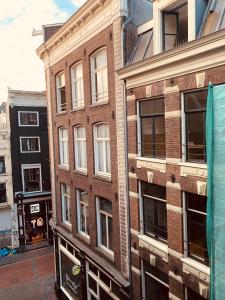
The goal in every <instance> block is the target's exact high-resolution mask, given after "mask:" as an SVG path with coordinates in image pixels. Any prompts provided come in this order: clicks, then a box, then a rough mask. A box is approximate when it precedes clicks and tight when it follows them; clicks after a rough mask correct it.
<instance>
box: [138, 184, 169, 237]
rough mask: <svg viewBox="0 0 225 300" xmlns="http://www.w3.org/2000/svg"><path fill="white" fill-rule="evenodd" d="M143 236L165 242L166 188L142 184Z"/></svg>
mask: <svg viewBox="0 0 225 300" xmlns="http://www.w3.org/2000/svg"><path fill="white" fill-rule="evenodd" d="M141 186H142V200H143V219H144V234H146V235H148V236H150V237H153V238H156V239H161V240H167V211H166V188H165V187H163V186H159V185H155V184H149V183H144V182H143V183H142V185H141Z"/></svg>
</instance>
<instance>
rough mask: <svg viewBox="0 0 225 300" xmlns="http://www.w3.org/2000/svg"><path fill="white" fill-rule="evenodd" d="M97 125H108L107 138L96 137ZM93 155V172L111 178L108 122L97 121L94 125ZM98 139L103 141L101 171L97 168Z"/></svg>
mask: <svg viewBox="0 0 225 300" xmlns="http://www.w3.org/2000/svg"><path fill="white" fill-rule="evenodd" d="M99 125H105V126H107V127H108V130H109V137H108V138H97V130H98V126H99ZM93 130H94V157H95V174H96V175H100V176H103V177H108V178H109V179H110V178H111V151H110V150H111V149H110V146H111V145H110V127H109V124H108V123H97V124H95V125H94V128H93ZM98 141H100V142H103V169H104V170H103V171H100V170H99V160H98V158H99V145H98ZM106 143H109V159H110V162H109V168H110V169H109V172H107V170H106V169H107V152H106Z"/></svg>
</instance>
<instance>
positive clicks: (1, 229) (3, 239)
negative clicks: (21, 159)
mask: <svg viewBox="0 0 225 300" xmlns="http://www.w3.org/2000/svg"><path fill="white" fill-rule="evenodd" d="M8 113H9V110H8V106H6V111H5V112H2V113H1V114H0V154H1V156H3V157H4V159H5V170H6V172H5V174H0V183H5V184H6V201H7V202H6V203H2V204H0V248H2V247H6V246H11V247H13V248H16V247H18V226H17V220H16V212H15V210H16V207H15V206H14V200H13V183H12V164H11V144H10V123H9V114H8Z"/></svg>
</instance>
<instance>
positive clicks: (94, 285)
mask: <svg viewBox="0 0 225 300" xmlns="http://www.w3.org/2000/svg"><path fill="white" fill-rule="evenodd" d="M88 282H89V288H90V289H91V290H92V291H93V292H94V293H95V294H97V283H96V281H95V280H94V279H93V278H92V277H91V276H88Z"/></svg>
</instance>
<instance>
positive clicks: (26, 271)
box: [0, 250, 57, 300]
mask: <svg viewBox="0 0 225 300" xmlns="http://www.w3.org/2000/svg"><path fill="white" fill-rule="evenodd" d="M37 251H39V252H40V256H38V253H37ZM34 254H35V255H36V257H33V258H28V259H23V260H21V261H17V262H12V263H10V264H6V265H3V266H0V274H1V277H0V299H2V300H45V299H48V300H56V299H57V298H56V296H55V292H54V257H53V252H52V251H51V252H49V251H48V252H47V253H44V254H43V251H40V250H36V252H35V253H34ZM18 255H19V254H18ZM29 256H30V254H29ZM29 256H28V257H29Z"/></svg>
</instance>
